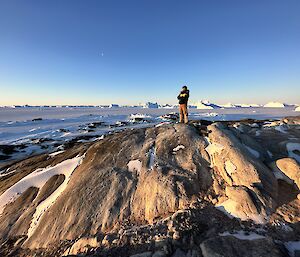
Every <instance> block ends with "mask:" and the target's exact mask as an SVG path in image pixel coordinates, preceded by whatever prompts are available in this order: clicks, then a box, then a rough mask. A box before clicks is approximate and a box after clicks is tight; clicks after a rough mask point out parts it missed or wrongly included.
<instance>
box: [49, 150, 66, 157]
mask: <svg viewBox="0 0 300 257" xmlns="http://www.w3.org/2000/svg"><path fill="white" fill-rule="evenodd" d="M63 152H64V150H62V151H57V152H54V153H50V154H49V156H50V157H54V156H56V155H58V154H61V153H63Z"/></svg>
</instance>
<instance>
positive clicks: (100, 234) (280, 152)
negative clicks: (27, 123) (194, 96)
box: [0, 118, 300, 257]
mask: <svg viewBox="0 0 300 257" xmlns="http://www.w3.org/2000/svg"><path fill="white" fill-rule="evenodd" d="M299 124H300V123H299V118H286V119H283V120H281V121H272V122H270V121H253V120H245V121H239V122H218V123H212V124H210V122H206V121H202V122H201V121H197V122H196V121H195V122H191V124H189V125H183V124H166V125H162V126H155V127H149V128H140V129H134V130H130V129H128V130H124V131H121V132H116V133H113V134H110V135H107V136H106V137H104V139H101V140H98V141H96V142H92V143H90V142H89V143H81V144H78V145H76V147H71V148H69V149H65V151H62V152H60V153H58V154H54V155H51V156H50V155H47V154H43V155H39V156H34V157H31V158H29V159H26V160H23V161H20V162H17V163H15V164H13V165H11V166H10V167H6V168H5V170H4V172H2V173H1V176H0V194H1V195H0V207H1V209H0V211H1V216H0V243H1V249H0V254H1V256H34V255H35V256H39V255H43V256H63V255H64V256H68V255H70V256H71V255H73V256H74V255H79V254H81V255H89V256H136V257H138V256H153V257H155V256H156V257H158V256H174V257H176V256H190V257H192V256H199V257H201V256H204V257H214V256H216V257H217V256H218V257H219V256H220V257H221V256H224V257H230V256H275V257H277V256H287V254H288V253H289V251H291V250H290V249H287V248H286V247H285V245H286V243H287V242H289V241H299V239H300V233H299V232H300V227H299V221H300V210H299V209H300V200H299V198H300V197H299V187H300V177H299V176H300V166H299V158H300V149H299V146H300V130H299V127H300V125H299ZM298 149H299V150H298ZM290 254H294V253H290Z"/></svg>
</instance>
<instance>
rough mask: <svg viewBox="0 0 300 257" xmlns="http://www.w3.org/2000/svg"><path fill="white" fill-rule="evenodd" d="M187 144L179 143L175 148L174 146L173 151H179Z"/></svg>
mask: <svg viewBox="0 0 300 257" xmlns="http://www.w3.org/2000/svg"><path fill="white" fill-rule="evenodd" d="M184 148H185V146H184V145H178V146H176V147H175V148H173V153H176V152H177V151H179V150H181V149H184Z"/></svg>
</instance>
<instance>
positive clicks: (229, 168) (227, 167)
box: [225, 160, 236, 175]
mask: <svg viewBox="0 0 300 257" xmlns="http://www.w3.org/2000/svg"><path fill="white" fill-rule="evenodd" d="M225 170H226V172H227V173H228V174H229V175H231V174H232V173H235V172H236V166H235V165H234V164H233V163H232V162H231V161H230V160H228V161H226V162H225Z"/></svg>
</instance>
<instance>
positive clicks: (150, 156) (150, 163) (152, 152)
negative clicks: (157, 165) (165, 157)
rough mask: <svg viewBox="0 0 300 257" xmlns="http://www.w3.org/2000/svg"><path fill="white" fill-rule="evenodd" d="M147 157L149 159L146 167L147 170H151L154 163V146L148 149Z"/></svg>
mask: <svg viewBox="0 0 300 257" xmlns="http://www.w3.org/2000/svg"><path fill="white" fill-rule="evenodd" d="M148 157H149V164H148V167H149V169H151V170H153V167H154V162H155V147H154V146H153V147H151V148H150V149H149V152H148Z"/></svg>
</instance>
